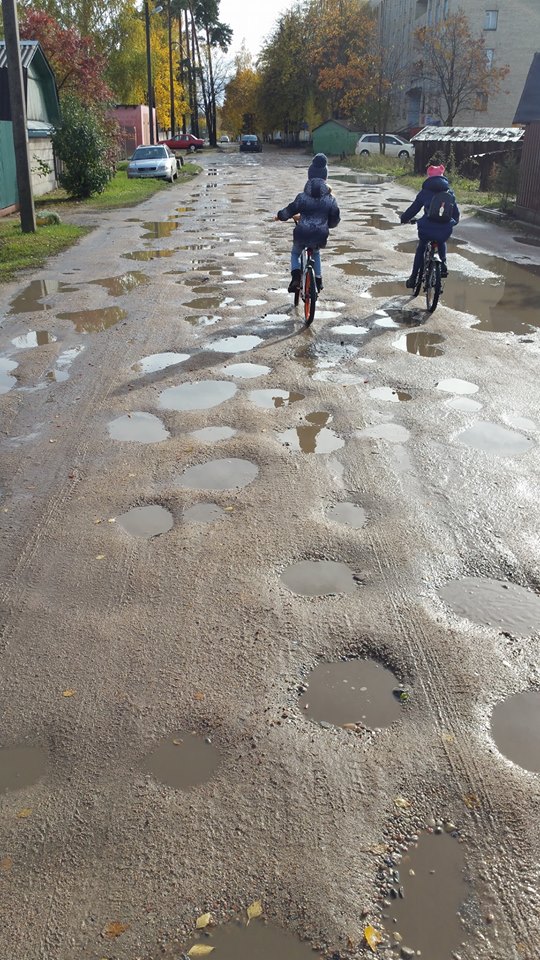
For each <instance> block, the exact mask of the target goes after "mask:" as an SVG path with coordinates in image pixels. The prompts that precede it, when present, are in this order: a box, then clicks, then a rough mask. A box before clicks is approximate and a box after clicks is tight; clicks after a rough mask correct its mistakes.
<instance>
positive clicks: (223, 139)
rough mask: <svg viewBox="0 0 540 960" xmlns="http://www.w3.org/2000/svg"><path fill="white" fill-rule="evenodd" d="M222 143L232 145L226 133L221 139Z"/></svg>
mask: <svg viewBox="0 0 540 960" xmlns="http://www.w3.org/2000/svg"><path fill="white" fill-rule="evenodd" d="M219 142H220V143H230V142H231V141H230V139H229V137H228V136H227V135H226V134H225V133H224V134H223V136H222V137H220V138H219Z"/></svg>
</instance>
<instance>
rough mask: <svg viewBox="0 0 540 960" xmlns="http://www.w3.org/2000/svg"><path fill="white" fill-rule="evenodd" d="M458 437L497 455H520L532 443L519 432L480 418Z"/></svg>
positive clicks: (479, 448)
mask: <svg viewBox="0 0 540 960" xmlns="http://www.w3.org/2000/svg"><path fill="white" fill-rule="evenodd" d="M458 439H459V440H460V441H461V442H462V443H466V444H467V446H469V447H474V449H475V450H483V451H484V452H485V453H493V454H495V455H496V456H498V457H521V456H523V454H524V453H527V451H528V450H529V449H530V447H531V446H532V444H533V441H532V440H529V439H528V438H527V437H524V436H523V434H521V433H515V431H514V430H507V428H506V427H501V426H500V425H499V424H498V423H489V422H488V421H482V420H479V421H478V423H474V424H473V425H472V427H469V429H468V430H464V431H463V433H460V434H459V437H458Z"/></svg>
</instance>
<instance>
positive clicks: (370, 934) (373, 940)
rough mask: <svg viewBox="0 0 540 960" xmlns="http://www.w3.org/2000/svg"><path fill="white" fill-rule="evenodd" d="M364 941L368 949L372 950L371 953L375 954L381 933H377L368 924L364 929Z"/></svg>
mask: <svg viewBox="0 0 540 960" xmlns="http://www.w3.org/2000/svg"><path fill="white" fill-rule="evenodd" d="M364 939H365V941H366V943H367V945H368V947H370V949H371V950H373V953H376V952H377V947H378V946H379V944H380V942H381V940H382V933H379V931H378V930H376V929H375V927H372V926H371V924H369V923H368V925H367V927H364Z"/></svg>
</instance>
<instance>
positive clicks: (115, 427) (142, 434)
mask: <svg viewBox="0 0 540 960" xmlns="http://www.w3.org/2000/svg"><path fill="white" fill-rule="evenodd" d="M107 429H108V431H109V436H110V437H111V438H112V439H113V440H129V441H131V442H132V443H159V442H160V441H161V440H166V439H167V437H169V436H170V434H169V431H168V430H166V429H165V427H164V426H163V423H162V422H161V420H160V419H159V417H155V416H154V415H153V414H152V413H143V412H141V411H138V410H135V411H133V413H126V414H124V416H122V417H116V419H115V420H111V421H110V423H109V424H108V426H107Z"/></svg>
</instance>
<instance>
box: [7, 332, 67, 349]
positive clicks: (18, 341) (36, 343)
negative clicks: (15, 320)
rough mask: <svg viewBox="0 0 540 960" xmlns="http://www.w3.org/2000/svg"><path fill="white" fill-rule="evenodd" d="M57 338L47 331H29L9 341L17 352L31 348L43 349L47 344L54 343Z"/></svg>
mask: <svg viewBox="0 0 540 960" xmlns="http://www.w3.org/2000/svg"><path fill="white" fill-rule="evenodd" d="M56 340H57V337H55V336H53V334H52V333H49V331H48V330H30V332H29V333H24V334H22V335H21V336H20V337H14V338H13V340H12V341H11V342H12V344H13V346H14V347H17V349H18V350H28V349H30V348H31V347H45V346H46V345H47V344H48V343H56Z"/></svg>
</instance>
